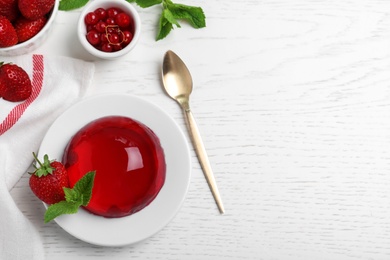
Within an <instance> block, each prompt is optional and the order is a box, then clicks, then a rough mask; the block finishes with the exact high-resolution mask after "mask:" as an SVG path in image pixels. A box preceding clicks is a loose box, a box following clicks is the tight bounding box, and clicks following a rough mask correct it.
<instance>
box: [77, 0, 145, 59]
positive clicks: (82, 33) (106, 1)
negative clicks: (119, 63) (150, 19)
mask: <svg viewBox="0 0 390 260" xmlns="http://www.w3.org/2000/svg"><path fill="white" fill-rule="evenodd" d="M99 7H101V8H104V9H108V8H110V7H115V8H120V9H121V10H122V11H124V12H125V13H127V14H128V15H130V17H132V19H133V23H134V35H133V39H132V40H131V42H130V43H129V44H128V45H127V46H126V47H125V48H123V49H122V50H119V51H114V52H103V51H100V50H98V49H96V48H95V47H94V46H92V45H91V44H90V43H89V42H88V41H87V38H86V34H87V28H86V26H85V23H84V17H85V15H86V14H87V13H89V12H93V11H95V10H96V9H97V8H99ZM140 34H141V19H140V17H139V14H138V12H137V10H136V9H135V8H134V7H133V5H132V4H130V3H129V2H126V1H125V0H115V1H112V0H92V1H90V2H89V3H88V4H87V5H86V6H84V7H83V10H82V12H81V14H80V18H79V21H78V25H77V35H78V38H79V40H80V43H81V45H82V46H83V47H84V48H85V50H87V51H88V52H89V53H90V54H92V55H93V56H95V57H98V58H101V59H116V58H119V57H122V56H123V55H125V54H127V53H128V52H130V51H131V50H132V49H133V48H134V47H135V45H136V44H137V42H138V39H139V36H140Z"/></svg>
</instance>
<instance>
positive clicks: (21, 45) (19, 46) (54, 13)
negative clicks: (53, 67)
mask: <svg viewBox="0 0 390 260" xmlns="http://www.w3.org/2000/svg"><path fill="white" fill-rule="evenodd" d="M59 5H60V0H55V1H54V6H53V9H52V11H51V14H50V17H49V19H48V20H47V22H46V24H45V26H43V28H42V29H41V30H40V31H39V32H38V33H37V34H36V35H35V36H34V37H32V38H31V39H28V40H27V41H24V42H21V43H17V44H15V45H12V46H9V47H4V48H0V53H1V52H3V51H4V52H10V51H14V50H19V49H22V48H24V47H28V46H29V45H30V44H31V43H32V42H34V41H36V40H37V39H39V38H40V37H41V36H42V35H44V34H45V33H46V32H47V31H48V30H49V28H50V26H51V24H52V23H53V21H54V20H55V17H56V16H57V13H58V8H59Z"/></svg>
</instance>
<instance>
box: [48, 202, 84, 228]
mask: <svg viewBox="0 0 390 260" xmlns="http://www.w3.org/2000/svg"><path fill="white" fill-rule="evenodd" d="M79 207H80V204H79V203H75V202H68V201H65V200H63V201H60V202H58V203H55V204H52V205H50V206H49V207H48V208H47V210H46V212H45V217H44V221H45V223H48V222H50V221H52V220H53V219H55V218H56V217H58V216H60V215H63V214H74V213H76V212H77V210H78V208H79Z"/></svg>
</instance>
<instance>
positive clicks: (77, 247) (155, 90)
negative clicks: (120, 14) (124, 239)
mask: <svg viewBox="0 0 390 260" xmlns="http://www.w3.org/2000/svg"><path fill="white" fill-rule="evenodd" d="M178 2H181V3H184V4H189V5H198V6H202V8H203V9H204V11H205V13H206V16H207V21H206V22H207V27H206V28H205V29H200V30H194V29H192V28H190V27H189V26H188V25H186V24H182V25H183V26H182V28H181V29H175V30H174V31H173V32H172V33H171V34H170V35H169V36H168V37H167V38H166V39H164V40H162V41H159V42H156V41H155V40H154V39H155V35H156V28H157V23H158V16H159V13H160V8H159V7H152V8H149V9H141V8H138V7H136V8H137V10H138V11H139V12H140V15H141V19H142V22H143V31H142V35H141V39H140V42H139V44H138V45H137V47H136V48H135V49H134V51H133V52H132V53H130V54H129V55H128V56H126V57H125V58H123V59H120V60H117V61H100V60H95V61H94V62H95V64H96V74H95V79H94V83H93V87H92V89H91V92H90V93H89V94H88V95H93V94H96V93H105V92H122V93H131V94H134V95H137V96H139V97H142V98H145V99H148V100H150V101H152V102H154V103H156V104H157V105H159V106H161V107H163V108H164V110H166V111H167V112H168V113H169V114H170V115H171V116H172V117H173V118H174V119H175V120H176V121H177V122H178V123H179V125H180V126H181V127H182V129H183V131H184V132H185V133H186V134H187V131H186V128H185V121H184V119H183V115H182V112H181V110H180V108H179V106H178V105H177V104H176V103H175V102H174V101H173V100H171V99H170V98H168V97H167V96H166V95H165V93H164V91H163V89H162V83H161V76H160V67H161V61H162V58H163V55H164V53H165V51H167V50H168V49H171V50H173V51H175V52H176V53H177V54H178V55H180V56H181V57H182V59H183V60H184V61H185V62H186V64H187V65H188V67H189V69H190V71H191V73H192V76H193V79H194V91H193V95H192V96H191V106H192V110H193V113H194V115H195V117H196V119H197V122H198V126H199V128H200V131H201V133H202V137H203V140H204V142H205V146H206V149H207V151H208V154H209V157H210V161H211V164H212V167H213V169H214V172H215V177H216V179H217V182H218V185H219V189H220V192H221V196H222V198H223V201H224V204H225V208H226V214H225V215H223V216H221V215H219V213H218V210H217V208H216V205H215V203H214V201H213V198H212V196H211V193H210V191H209V188H208V186H207V183H206V181H205V178H204V176H203V173H202V171H201V169H200V166H199V163H198V161H197V158H196V156H195V153H194V150H193V149H192V146H191V156H192V158H191V159H192V164H193V172H192V176H191V184H190V189H189V192H188V195H187V198H186V200H185V202H184V205H183V206H182V208H181V210H180V211H179V213H178V214H177V215H176V217H175V218H174V219H173V221H172V222H171V223H169V224H168V225H167V226H166V227H165V228H164V229H163V230H161V231H160V232H159V233H157V234H156V235H155V236H153V237H151V238H150V239H148V240H146V241H144V242H142V243H139V244H136V245H131V246H126V247H117V248H106V247H98V246H93V245H90V244H87V243H85V242H82V241H80V240H78V239H76V238H74V237H72V236H71V235H69V234H68V233H66V232H65V231H63V230H62V229H61V228H60V227H59V226H58V225H57V224H56V223H55V222H53V223H49V224H43V223H42V215H43V213H44V208H43V206H42V204H41V202H39V201H38V200H37V199H36V198H35V197H34V196H33V195H32V193H31V192H30V191H29V188H28V176H27V175H26V176H25V177H23V178H22V179H21V180H20V181H19V183H18V184H17V185H16V186H15V188H14V189H13V190H12V196H13V197H14V199H15V201H16V202H17V204H18V205H19V207H20V208H21V209H22V211H23V212H24V213H25V214H26V215H27V216H28V218H29V219H30V220H31V221H32V222H33V223H34V224H35V225H36V227H37V228H38V229H39V232H40V234H41V235H42V238H43V241H44V247H45V252H46V256H47V259H54V260H57V259H74V260H78V259H164V260H165V259H180V260H185V259H266V260H271V259H280V260H292V259H297V260H298V259H299V260H302V259H308V260H311V259H329V260H335V259H336V260H339V259H340V260H349V259H351V260H352V259H353V260H355V259H367V260H368V259H374V260H382V259H383V260H386V259H390V1H388V0H372V1H369V0H361V1H356V0H329V1H315V0H279V1H267V0H241V1H221V0H214V1H206V0H198V1H195V0H182V1H178ZM79 13H80V11H79V10H78V11H73V12H67V13H65V12H60V13H59V16H58V19H57V20H56V22H55V28H54V31H53V32H52V34H51V37H50V39H49V40H48V41H47V42H46V43H45V45H44V46H42V47H41V48H40V49H38V50H37V51H36V52H37V53H43V54H47V55H64V56H70V57H74V58H79V59H84V60H88V61H91V60H92V59H91V57H90V56H88V55H87V54H85V52H84V51H83V49H82V47H81V45H80V44H79V43H78V41H77V40H76V33H75V27H76V23H77V19H78V15H79ZM187 137H188V135H187Z"/></svg>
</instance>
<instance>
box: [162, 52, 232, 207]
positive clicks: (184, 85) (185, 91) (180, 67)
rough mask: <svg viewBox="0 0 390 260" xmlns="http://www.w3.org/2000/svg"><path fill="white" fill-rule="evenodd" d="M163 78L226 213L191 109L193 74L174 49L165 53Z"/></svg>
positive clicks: (211, 185)
mask: <svg viewBox="0 0 390 260" xmlns="http://www.w3.org/2000/svg"><path fill="white" fill-rule="evenodd" d="M162 79H163V84H164V88H165V90H166V92H167V93H168V95H169V96H170V97H171V98H173V99H174V100H176V101H177V102H178V103H179V104H180V106H181V107H182V109H183V112H184V114H185V116H186V120H187V126H188V130H189V131H190V134H191V139H192V142H193V145H194V147H195V151H196V154H197V156H198V159H199V162H200V165H201V166H202V169H203V172H204V175H205V177H206V180H207V182H208V184H209V186H210V189H211V192H212V194H213V196H214V199H215V202H216V203H217V206H218V209H219V212H220V213H221V214H223V213H225V209H224V207H223V205H222V200H221V197H220V195H219V192H218V188H217V184H216V182H215V179H214V175H213V171H212V169H211V166H210V162H209V160H208V157H207V153H206V149H205V148H204V145H203V141H202V138H201V137H200V133H199V130H198V127H197V125H196V122H195V118H194V116H193V115H192V112H191V109H190V104H189V99H190V94H191V92H192V78H191V74H190V72H189V70H188V68H187V67H186V65H185V64H184V62H183V61H182V60H181V59H180V58H179V56H177V55H176V54H175V53H174V52H173V51H167V52H166V53H165V56H164V60H163V66H162Z"/></svg>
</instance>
